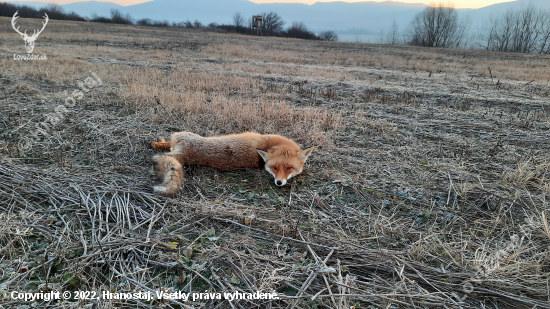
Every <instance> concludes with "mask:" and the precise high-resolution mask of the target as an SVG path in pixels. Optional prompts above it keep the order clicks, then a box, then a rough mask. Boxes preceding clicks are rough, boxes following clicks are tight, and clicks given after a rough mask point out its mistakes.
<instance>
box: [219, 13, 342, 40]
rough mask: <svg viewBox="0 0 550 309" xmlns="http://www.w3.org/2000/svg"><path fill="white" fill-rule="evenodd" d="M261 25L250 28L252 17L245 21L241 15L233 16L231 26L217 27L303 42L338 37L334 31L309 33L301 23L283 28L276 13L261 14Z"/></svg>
mask: <svg viewBox="0 0 550 309" xmlns="http://www.w3.org/2000/svg"><path fill="white" fill-rule="evenodd" d="M258 15H259V16H262V23H261V27H259V29H254V28H253V27H252V17H249V18H248V19H246V18H245V17H244V15H242V14H241V13H235V14H234V15H233V24H232V25H219V26H217V27H218V28H222V29H225V30H226V31H231V32H238V33H243V34H255V33H261V34H262V35H268V36H278V37H287V38H297V39H305V40H325V41H337V40H338V35H336V33H335V32H334V31H331V30H329V31H323V32H321V33H319V34H318V35H317V34H315V33H313V32H312V31H310V30H309V29H308V28H307V26H306V25H305V24H304V23H303V22H293V23H292V24H291V25H290V26H289V27H288V28H286V29H285V28H284V25H285V24H286V22H285V21H284V20H283V19H282V17H281V16H280V15H279V14H277V13H276V12H269V13H265V12H264V13H261V14H258Z"/></svg>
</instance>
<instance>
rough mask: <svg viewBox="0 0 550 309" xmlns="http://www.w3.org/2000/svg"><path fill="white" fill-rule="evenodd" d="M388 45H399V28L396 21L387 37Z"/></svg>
mask: <svg viewBox="0 0 550 309" xmlns="http://www.w3.org/2000/svg"><path fill="white" fill-rule="evenodd" d="M386 44H389V45H397V44H399V27H398V26H397V22H396V21H395V20H394V21H393V24H392V26H391V29H390V32H389V33H388V35H387V36H386Z"/></svg>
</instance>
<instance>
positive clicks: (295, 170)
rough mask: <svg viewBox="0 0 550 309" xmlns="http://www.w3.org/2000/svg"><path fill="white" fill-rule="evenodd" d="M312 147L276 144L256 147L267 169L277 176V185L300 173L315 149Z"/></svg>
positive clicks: (282, 184) (281, 184)
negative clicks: (266, 147) (263, 147)
mask: <svg viewBox="0 0 550 309" xmlns="http://www.w3.org/2000/svg"><path fill="white" fill-rule="evenodd" d="M313 148H315V147H310V148H308V149H305V150H301V151H294V150H289V149H284V148H282V147H280V146H275V147H272V148H270V149H269V150H266V149H256V151H258V153H259V154H260V156H261V157H262V159H264V162H265V170H266V171H268V172H269V173H270V174H271V175H273V177H275V184H276V185H277V186H284V185H285V184H286V182H287V180H289V179H290V178H292V177H294V176H296V175H298V174H300V173H301V172H302V170H303V168H304V163H306V160H307V158H308V157H309V155H310V154H311V152H312V151H313Z"/></svg>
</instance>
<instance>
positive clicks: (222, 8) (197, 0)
mask: <svg viewBox="0 0 550 309" xmlns="http://www.w3.org/2000/svg"><path fill="white" fill-rule="evenodd" d="M8 2H11V3H16V4H26V5H30V6H33V7H37V8H40V7H43V6H46V5H47V4H48V3H47V2H37V1H34V2H28V1H8ZM528 3H533V4H534V5H536V6H538V7H541V8H545V9H550V0H516V1H511V2H504V3H498V4H493V5H490V6H487V7H484V8H480V9H458V11H459V14H461V15H466V14H467V15H468V16H469V18H470V19H471V21H472V30H474V31H475V29H478V28H479V27H480V26H481V25H482V24H483V22H484V21H485V20H489V19H490V18H491V16H492V15H498V14H502V13H503V12H505V11H506V10H508V9H509V8H517V7H521V6H522V5H526V4H528ZM63 7H64V8H65V10H66V11H67V12H72V11H74V12H76V13H77V14H79V15H81V16H88V17H91V16H92V15H98V16H110V11H111V9H118V10H120V11H121V12H123V13H124V14H126V13H128V14H130V16H131V17H132V18H134V19H136V20H137V19H141V18H150V19H152V20H158V21H162V20H168V21H170V22H180V21H185V20H191V21H195V20H198V21H200V22H202V23H203V24H208V23H211V22H215V23H218V24H232V22H233V21H232V16H233V14H235V13H237V12H240V13H242V14H243V15H244V16H252V15H255V14H259V13H262V12H269V11H274V12H277V13H278V14H279V15H280V16H281V17H282V18H283V20H284V21H285V22H286V24H285V26H289V25H291V24H292V22H294V21H301V22H304V24H305V25H306V26H307V27H308V29H310V30H312V31H314V32H320V31H324V30H335V31H336V32H337V33H338V34H339V35H340V39H341V40H362V41H372V40H373V38H374V36H376V34H378V33H379V32H380V31H382V30H388V29H390V28H391V25H392V23H393V22H394V21H395V22H396V23H397V24H398V26H399V28H400V29H401V30H403V29H405V28H406V27H408V26H409V24H410V22H411V20H412V19H413V17H414V16H415V15H416V14H417V13H418V12H420V11H422V10H423V9H424V8H425V7H426V5H424V4H419V3H416V4H411V3H403V2H397V1H384V2H373V1H365V2H343V1H334V2H316V3H314V4H312V5H307V4H300V3H262V4H258V3H254V2H251V1H248V0H152V1H149V2H144V3H140V4H134V5H129V6H122V5H119V4H116V3H112V2H100V1H83V2H73V3H69V4H64V5H63Z"/></svg>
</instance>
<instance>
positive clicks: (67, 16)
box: [0, 2, 87, 21]
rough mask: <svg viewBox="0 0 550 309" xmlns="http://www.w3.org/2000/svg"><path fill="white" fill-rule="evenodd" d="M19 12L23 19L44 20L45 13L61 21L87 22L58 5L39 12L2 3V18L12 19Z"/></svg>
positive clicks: (0, 12) (48, 6)
mask: <svg viewBox="0 0 550 309" xmlns="http://www.w3.org/2000/svg"><path fill="white" fill-rule="evenodd" d="M17 11H19V13H18V15H19V16H20V17H23V18H42V17H43V16H44V13H46V14H48V17H49V18H50V19H61V20H78V21H86V20H87V19H86V18H84V17H82V16H80V15H78V14H76V13H75V12H71V13H65V10H64V9H63V7H62V6H60V5H57V4H53V3H52V4H48V5H46V6H45V7H43V8H42V9H40V10H37V9H35V8H33V7H30V6H28V5H17V4H11V3H7V2H0V16H8V17H12V16H13V15H14V14H15V12H17Z"/></svg>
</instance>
